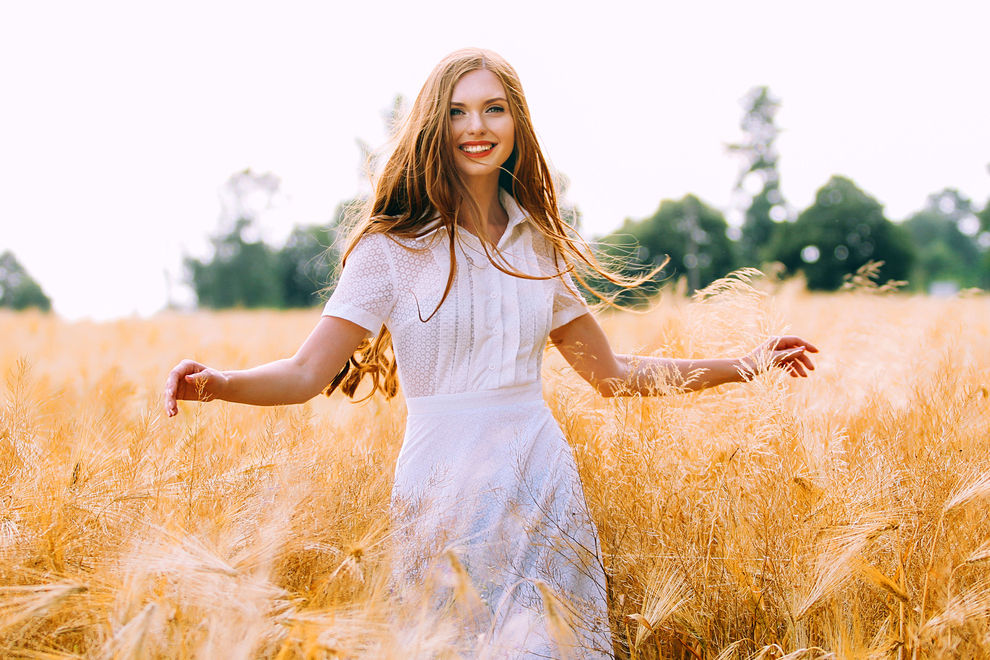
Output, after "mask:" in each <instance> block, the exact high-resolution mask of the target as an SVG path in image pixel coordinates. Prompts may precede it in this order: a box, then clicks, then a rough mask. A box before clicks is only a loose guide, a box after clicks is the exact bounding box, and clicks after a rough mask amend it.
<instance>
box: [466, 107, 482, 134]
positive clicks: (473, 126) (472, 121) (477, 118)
mask: <svg viewBox="0 0 990 660" xmlns="http://www.w3.org/2000/svg"><path fill="white" fill-rule="evenodd" d="M468 132H469V133H472V134H477V133H484V132H485V121H484V117H482V116H481V113H480V112H472V113H469V114H468Z"/></svg>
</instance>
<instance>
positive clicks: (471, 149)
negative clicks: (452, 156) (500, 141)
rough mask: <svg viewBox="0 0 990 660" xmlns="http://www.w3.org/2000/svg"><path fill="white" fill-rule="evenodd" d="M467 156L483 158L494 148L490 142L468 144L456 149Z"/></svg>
mask: <svg viewBox="0 0 990 660" xmlns="http://www.w3.org/2000/svg"><path fill="white" fill-rule="evenodd" d="M458 148H459V149H460V150H461V151H463V152H464V154H465V155H467V156H473V157H477V156H484V155H485V154H487V153H488V152H489V151H491V150H492V149H494V148H495V145H494V144H492V143H491V142H468V143H465V144H462V145H460V146H459V147H458Z"/></svg>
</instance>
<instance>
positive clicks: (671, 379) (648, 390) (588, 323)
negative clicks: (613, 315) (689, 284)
mask: <svg viewBox="0 0 990 660" xmlns="http://www.w3.org/2000/svg"><path fill="white" fill-rule="evenodd" d="M550 341H552V342H553V344H554V345H555V346H556V347H557V349H558V350H559V351H560V353H561V355H563V356H564V359H566V360H567V361H568V363H570V365H571V366H572V367H574V370H575V371H577V372H578V374H580V376H581V377H582V378H584V379H585V380H586V381H588V382H589V383H590V384H591V385H592V387H594V388H595V389H596V390H598V392H599V393H601V394H602V395H603V396H628V395H634V394H639V395H643V396H654V395H657V394H664V393H666V392H670V391H671V390H674V391H694V390H701V389H705V388H706V387H714V386H716V385H722V384H724V383H737V382H742V381H745V380H749V379H751V378H752V377H753V376H754V375H756V374H757V373H760V372H762V371H765V370H766V369H770V368H773V367H780V368H783V369H786V370H787V371H788V372H790V374H791V375H792V376H807V375H808V372H809V371H812V370H813V369H814V368H815V365H814V364H813V363H812V361H811V358H810V357H809V356H808V353H817V352H818V349H817V348H815V347H814V346H812V345H811V344H809V343H808V342H806V341H804V340H803V339H801V338H799V337H772V338H770V339H768V340H767V341H765V342H764V343H763V344H761V345H760V346H759V347H757V348H756V349H755V350H753V351H752V352H751V353H749V354H747V355H745V356H744V357H740V358H716V359H706V360H685V359H674V358H656V357H647V356H640V355H620V354H616V353H614V352H613V351H612V347H611V345H610V344H609V342H608V337H606V335H605V332H604V331H603V330H602V327H601V325H599V324H598V321H597V320H596V319H595V317H594V316H592V315H591V314H584V315H582V316H579V317H578V318H576V319H574V320H573V321H571V322H570V323H567V324H566V325H563V326H561V327H559V328H557V329H556V330H554V331H553V332H551V333H550Z"/></svg>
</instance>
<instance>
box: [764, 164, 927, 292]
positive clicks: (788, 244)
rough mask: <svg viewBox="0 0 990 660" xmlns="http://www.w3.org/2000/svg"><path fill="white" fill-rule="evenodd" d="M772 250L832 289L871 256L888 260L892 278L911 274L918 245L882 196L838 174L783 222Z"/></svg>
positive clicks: (816, 286) (816, 284) (790, 267)
mask: <svg viewBox="0 0 990 660" xmlns="http://www.w3.org/2000/svg"><path fill="white" fill-rule="evenodd" d="M771 254H772V255H773V256H774V258H775V259H776V260H778V261H780V262H781V263H782V264H783V265H784V267H785V268H786V269H787V272H788V273H791V274H795V273H797V272H798V271H803V272H804V274H805V278H806V279H807V282H808V288H809V289H812V290H826V291H832V290H835V289H837V288H839V287H840V286H841V285H842V282H843V276H844V275H846V274H848V273H852V272H855V271H856V270H858V269H859V268H860V267H862V266H863V265H865V264H866V263H868V262H870V261H882V262H884V266H883V269H882V270H881V271H880V274H881V275H882V277H884V278H886V279H895V280H904V279H907V277H908V275H909V273H910V269H911V265H912V261H913V259H914V247H913V246H912V245H911V237H910V234H909V233H908V232H907V231H906V230H905V229H904V228H903V227H901V226H899V225H895V224H894V223H892V222H891V221H890V220H888V219H887V218H886V217H885V216H884V214H883V207H882V206H881V205H880V203H879V202H877V200H875V199H874V198H873V197H871V196H870V195H868V194H867V193H865V192H863V191H862V190H860V189H859V188H858V187H857V186H856V184H855V183H853V182H852V181H851V180H849V179H847V178H845V177H841V176H833V177H832V178H831V179H830V180H829V181H828V183H826V184H825V185H824V186H822V187H821V188H819V190H818V192H817V193H816V195H815V202H814V203H813V204H812V205H811V206H809V207H808V208H807V209H805V210H804V211H802V212H801V214H800V215H799V216H798V218H797V220H796V221H795V222H793V223H787V224H784V225H782V227H781V231H780V233H779V234H778V236H777V240H776V241H775V242H774V244H773V245H772V246H771Z"/></svg>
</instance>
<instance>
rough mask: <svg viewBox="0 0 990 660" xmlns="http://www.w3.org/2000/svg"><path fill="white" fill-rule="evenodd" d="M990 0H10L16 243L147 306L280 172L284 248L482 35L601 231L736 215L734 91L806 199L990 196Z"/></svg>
mask: <svg viewBox="0 0 990 660" xmlns="http://www.w3.org/2000/svg"><path fill="white" fill-rule="evenodd" d="M987 25H990V3H987V2H985V0H972V1H970V2H960V1H957V0H947V1H943V2H940V3H931V2H915V1H912V0H902V1H899V2H894V1H889V2H888V1H879V0H874V1H870V0H852V1H851V0H832V1H830V2H827V3H821V2H816V3H806V2H794V1H793V0H789V1H783V0H782V1H773V2H758V1H754V2H739V1H738V0H733V1H730V0H726V1H720V2H713V1H703V0H702V1H698V2H676V3H674V2H665V1H658V0H651V1H649V2H642V3H637V2H627V1H624V0H611V1H609V2H600V1H598V2H580V1H573V0H572V1H570V2H540V1H534V0H503V1H501V2H497V1H482V2H454V3H450V2H443V3H440V2H435V1H433V0H428V1H421V2H410V1H409V0H401V1H392V0H389V1H387V2H358V1H357V0H354V1H352V2H348V3H346V5H345V6H343V7H341V6H339V3H336V2H316V1H315V0H311V1H309V2H301V1H295V2H293V1H287V2H286V1H283V2H278V3H276V2H269V3H261V2H245V1H238V2H209V1H205V0H196V1H186V0H181V1H175V0H173V1H171V2H165V3H146V2H134V1H133V0H129V1H122V2H108V1H105V0H93V1H90V2H75V1H71V2H70V1H64V2H47V1H44V0H40V1H32V2H18V3H13V2H7V3H4V4H3V5H2V8H0V90H2V92H0V93H2V102H0V252H2V251H3V250H8V249H9V250H13V252H14V253H15V254H16V255H17V257H18V258H19V259H20V261H21V263H23V264H24V265H25V267H26V268H27V269H28V270H29V272H30V273H31V274H32V275H33V276H34V277H35V278H36V279H37V280H38V281H39V282H40V283H41V285H42V287H43V288H44V289H45V291H46V292H47V293H48V294H49V295H50V296H51V297H52V298H53V301H54V305H55V309H56V311H57V312H58V313H60V314H61V315H63V316H65V317H67V318H72V319H75V318H82V317H91V318H95V319H106V318H113V317H117V316H122V315H129V314H134V313H137V314H142V315H143V314H150V313H153V312H155V311H156V310H158V309H160V308H161V307H162V306H163V305H164V303H165V300H166V284H165V282H166V272H167V273H169V276H170V277H171V279H172V281H173V295H174V296H175V297H176V298H179V299H183V300H188V297H189V293H188V290H186V291H183V290H182V288H181V278H182V271H181V262H182V255H183V254H193V255H197V256H201V255H203V254H205V249H206V245H207V238H208V236H209V235H210V234H211V233H212V232H214V231H215V230H216V228H217V221H218V216H219V213H220V204H219V201H218V196H217V191H218V188H219V187H220V186H221V185H222V184H223V183H224V181H226V180H227V178H228V177H229V176H230V175H231V174H232V173H233V172H235V171H239V170H243V169H244V168H247V167H250V168H251V169H252V170H254V171H256V172H272V173H274V174H275V175H277V176H278V177H279V178H280V179H281V181H282V191H283V194H284V197H283V199H282V200H281V202H280V204H279V206H278V208H277V209H276V211H274V212H272V213H270V214H269V215H268V216H267V217H265V219H264V227H263V231H264V233H265V235H266V236H268V237H269V238H271V239H272V240H276V241H277V240H278V239H279V238H281V237H284V236H285V235H286V234H287V233H288V231H289V230H290V228H291V226H292V225H294V224H314V223H321V222H325V221H326V220H327V219H328V218H330V217H331V214H332V212H333V209H334V207H335V206H336V205H337V203H338V202H339V201H341V200H343V199H345V198H348V197H351V196H353V194H354V193H355V192H356V191H357V190H358V189H359V186H360V184H361V182H360V179H359V176H358V165H359V163H358V160H359V151H358V148H357V146H356V139H357V138H362V139H364V140H366V141H368V142H370V143H372V144H380V143H381V142H382V140H383V138H384V135H383V128H382V112H383V111H384V110H385V108H387V107H388V106H389V104H390V102H391V100H392V98H393V96H394V95H395V94H396V93H402V94H404V95H405V96H406V97H407V98H411V97H414V96H415V94H416V92H417V91H418V89H419V86H420V85H421V84H422V82H423V81H424V80H425V78H426V75H427V74H428V73H429V71H430V70H431V69H432V67H433V66H434V64H435V63H436V62H437V61H438V60H439V59H440V58H441V57H442V56H443V55H445V54H446V53H448V52H449V51H451V50H454V49H456V48H460V47H463V46H469V45H477V46H483V47H487V48H491V49H494V50H496V51H498V52H500V53H501V54H502V55H504V56H505V57H506V58H507V59H508V60H509V61H510V62H511V63H512V64H513V65H514V66H515V68H516V69H517V71H518V72H519V74H520V76H521V77H522V81H523V85H524V87H525V90H526V93H527V97H528V99H529V102H530V106H531V110H532V113H533V118H534V122H535V124H536V127H537V131H538V132H539V135H540V138H541V140H542V141H543V144H544V147H545V149H546V153H547V155H548V156H549V158H550V160H551V162H552V163H553V164H554V165H555V166H556V167H557V168H558V169H559V170H561V171H563V172H564V173H566V174H567V175H568V176H569V177H570V178H571V181H572V184H571V188H570V191H569V198H570V199H571V201H573V202H574V203H576V204H577V205H578V206H579V208H580V209H581V211H582V213H583V215H584V223H585V232H586V234H589V235H594V234H601V233H605V232H607V231H609V230H611V229H614V228H615V227H616V226H618V225H619V224H620V223H621V221H622V220H623V218H626V217H633V218H641V217H645V216H647V215H650V214H652V213H653V211H654V210H655V209H656V207H657V205H658V203H659V202H660V200H661V199H664V198H679V197H681V196H682V195H684V194H685V193H688V192H693V193H695V194H698V195H699V196H700V197H702V198H703V199H705V200H706V201H708V202H709V203H711V204H713V205H715V206H717V207H719V208H721V209H722V210H724V211H726V212H729V211H730V210H731V207H732V204H733V203H734V202H733V197H732V195H731V192H732V186H733V184H734V182H735V178H736V174H737V170H738V162H737V161H736V160H733V159H732V158H731V157H730V156H729V155H727V154H726V152H725V149H724V145H725V144H726V143H728V142H732V141H734V140H736V139H738V138H739V137H740V134H739V129H738V124H739V120H740V117H741V113H742V109H741V106H740V105H739V99H740V98H741V97H742V96H743V94H744V93H745V92H746V91H747V90H748V89H749V88H751V87H753V86H755V85H761V84H766V85H769V86H770V88H771V91H772V92H773V93H774V94H775V95H776V96H777V97H779V98H780V99H781V100H782V109H781V111H780V113H779V115H778V123H779V125H780V126H781V127H782V128H783V130H784V132H783V134H782V135H781V137H780V139H779V140H778V147H779V151H780V153H781V162H780V171H781V184H782V188H783V192H784V195H785V197H786V198H787V200H788V202H789V204H790V205H791V206H792V207H793V208H795V209H801V208H804V207H805V206H807V205H808V204H809V203H810V202H811V200H812V199H813V196H814V192H815V190H816V189H817V188H818V187H820V186H821V185H822V184H824V183H825V181H827V180H828V178H829V176H831V175H832V174H837V173H839V174H844V175H846V176H849V177H851V178H852V179H853V180H855V181H856V182H857V183H858V184H859V185H860V186H861V187H862V188H864V189H865V190H866V191H867V192H869V193H871V194H872V195H874V196H875V197H876V198H877V199H878V200H879V201H880V202H881V203H883V204H885V206H886V209H887V215H888V217H890V218H891V219H894V220H899V219H903V218H904V217H906V216H908V215H910V214H911V213H912V212H913V211H915V210H917V209H919V208H920V207H921V206H922V205H923V203H924V200H925V198H926V196H927V195H928V194H930V193H933V192H936V191H938V190H940V189H942V188H944V187H947V186H951V187H956V188H959V189H960V190H961V191H962V192H963V193H964V194H965V195H967V196H969V197H970V198H972V199H973V200H974V201H975V202H977V203H978V204H980V205H982V204H984V203H985V202H986V201H987V199H988V198H990V173H988V171H987V164H988V163H990V86H988V85H987V84H986V75H987V73H986V71H987V64H988V61H990V60H988V52H987V48H986V43H987V42H986V39H987V37H986V26H987Z"/></svg>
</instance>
